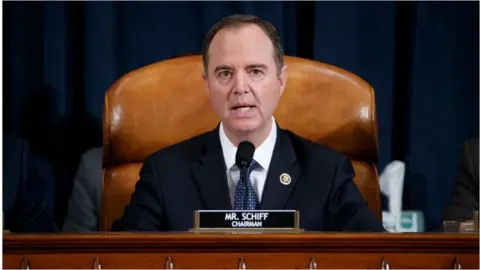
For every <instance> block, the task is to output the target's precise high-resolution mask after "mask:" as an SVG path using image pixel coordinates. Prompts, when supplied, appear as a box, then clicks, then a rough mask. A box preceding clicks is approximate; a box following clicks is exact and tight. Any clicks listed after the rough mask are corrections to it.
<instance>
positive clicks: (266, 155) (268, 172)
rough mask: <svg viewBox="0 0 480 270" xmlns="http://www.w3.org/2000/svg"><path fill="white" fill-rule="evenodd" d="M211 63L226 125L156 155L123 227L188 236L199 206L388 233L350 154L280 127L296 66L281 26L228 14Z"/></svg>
mask: <svg viewBox="0 0 480 270" xmlns="http://www.w3.org/2000/svg"><path fill="white" fill-rule="evenodd" d="M203 59H204V63H203V64H204V74H203V77H204V80H205V85H206V89H207V92H208V95H209V99H210V103H211V105H212V107H213V110H214V111H215V113H216V114H217V116H218V117H219V118H220V120H221V121H220V124H219V125H218V126H217V127H216V128H215V129H214V130H212V131H209V132H206V133H204V134H201V135H199V136H196V137H194V138H191V139H189V140H186V141H184V142H181V143H178V144H176V145H173V146H170V147H168V148H165V149H162V150H159V151H157V152H155V153H153V154H152V155H150V156H149V157H147V159H146V160H145V161H144V164H143V167H142V169H141V171H140V179H139V181H138V182H137V184H136V187H135V191H134V193H133V195H132V197H131V201H130V203H129V204H128V205H127V206H126V208H125V211H124V214H123V216H122V217H121V218H120V219H119V220H116V221H115V222H114V224H113V227H112V229H113V230H114V231H119V230H132V231H162V230H163V231H185V230H188V229H190V228H192V226H193V211H194V210H197V209H223V210H228V209H238V210H252V209H264V210H274V209H295V210H298V211H299V212H300V216H301V218H300V227H301V228H303V229H305V230H310V231H328V230H331V231H381V232H383V231H385V230H384V228H383V226H382V224H381V223H380V222H379V220H378V219H377V218H376V217H375V215H374V214H373V212H372V211H370V209H369V208H368V207H367V204H366V203H365V202H364V200H363V198H362V195H361V194H360V192H359V190H358V188H357V186H356V184H355V183H354V182H353V177H354V170H353V167H352V164H351V162H350V160H349V159H348V158H347V157H346V156H343V155H341V154H339V153H337V152H335V151H333V150H331V149H328V148H326V147H324V146H322V145H320V144H317V143H314V142H310V141H307V140H305V139H303V138H300V137H298V136H297V135H295V134H293V133H292V132H290V131H288V130H284V129H281V128H280V127H279V126H277V123H276V121H275V119H274V117H273V113H274V111H275V109H276V107H277V104H278V102H279V99H280V96H281V95H282V92H283V90H284V88H285V85H286V82H287V67H286V66H285V65H284V62H283V51H282V48H281V44H280V42H279V37H278V36H277V33H276V30H275V28H274V27H273V25H271V24H270V23H269V22H265V21H263V20H262V19H260V18H258V17H255V16H244V15H234V16H230V17H227V18H225V19H223V20H221V21H220V22H219V23H217V24H216V25H215V26H213V28H212V29H211V30H210V31H209V33H208V34H207V37H206V42H205V46H204V49H203ZM199 75H200V74H199ZM319 102H320V103H321V102H322V101H321V100H319ZM319 106H321V104H319ZM292 113H295V112H292ZM166 132H168V131H166ZM242 141H250V142H251V143H253V145H254V146H255V148H256V150H255V153H254V156H253V161H252V166H251V167H250V168H249V170H248V172H251V174H250V173H248V174H250V181H248V177H247V181H246V183H245V181H243V180H242V181H239V178H240V177H239V169H238V167H237V166H236V165H235V155H236V151H237V147H238V145H239V143H240V142H242ZM284 173H285V174H288V176H287V177H288V181H287V182H286V183H284V184H282V182H281V181H280V176H281V175H282V174H284ZM284 176H285V175H284ZM282 179H285V178H282ZM246 185H248V186H249V187H251V188H248V190H250V191H252V192H250V193H248V194H247V198H248V202H249V204H248V207H247V208H246V209H245V208H243V203H239V202H243V199H242V198H241V197H242V196H243V195H245V194H244V193H243V192H241V191H240V190H243V187H244V186H246Z"/></svg>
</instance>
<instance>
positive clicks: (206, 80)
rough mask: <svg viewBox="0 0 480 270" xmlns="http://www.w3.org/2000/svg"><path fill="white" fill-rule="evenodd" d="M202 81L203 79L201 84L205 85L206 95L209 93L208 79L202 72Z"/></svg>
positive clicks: (204, 72)
mask: <svg viewBox="0 0 480 270" xmlns="http://www.w3.org/2000/svg"><path fill="white" fill-rule="evenodd" d="M202 79H203V82H204V83H205V90H206V91H207V93H210V89H209V87H208V77H207V74H206V71H203V73H202Z"/></svg>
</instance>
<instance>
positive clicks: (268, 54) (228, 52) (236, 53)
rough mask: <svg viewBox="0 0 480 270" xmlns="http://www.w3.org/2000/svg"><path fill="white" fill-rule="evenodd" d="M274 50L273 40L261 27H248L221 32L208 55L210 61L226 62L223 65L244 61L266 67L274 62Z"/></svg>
mask: <svg viewBox="0 0 480 270" xmlns="http://www.w3.org/2000/svg"><path fill="white" fill-rule="evenodd" d="M273 50H274V48H273V44H272V42H271V40H270V39H269V38H268V36H267V35H266V34H265V33H264V32H263V30H262V29H261V28H260V27H258V26H256V25H246V26H242V27H241V28H239V27H235V28H225V29H222V30H221V31H219V32H218V33H217V35H215V37H214V39H213V40H212V43H211V45H210V49H209V52H208V53H209V58H210V60H212V61H214V62H216V61H221V62H225V63H223V64H227V63H226V62H229V61H237V62H238V60H244V61H246V62H256V64H264V65H266V64H269V63H270V62H271V60H273ZM238 58H241V59H238Z"/></svg>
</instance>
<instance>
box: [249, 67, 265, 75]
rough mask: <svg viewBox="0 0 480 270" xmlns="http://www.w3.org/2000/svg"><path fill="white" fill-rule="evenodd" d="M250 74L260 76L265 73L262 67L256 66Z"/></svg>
mask: <svg viewBox="0 0 480 270" xmlns="http://www.w3.org/2000/svg"><path fill="white" fill-rule="evenodd" d="M250 74H251V75H253V76H258V75H261V74H263V72H262V71H261V70H260V69H257V68H254V69H252V70H250Z"/></svg>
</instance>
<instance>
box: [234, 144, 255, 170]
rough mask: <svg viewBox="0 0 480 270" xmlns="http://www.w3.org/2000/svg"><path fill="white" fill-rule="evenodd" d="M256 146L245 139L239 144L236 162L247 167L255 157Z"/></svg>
mask: <svg viewBox="0 0 480 270" xmlns="http://www.w3.org/2000/svg"><path fill="white" fill-rule="evenodd" d="M254 152H255V146H254V145H253V143H251V142H249V141H243V142H241V143H239V144H238V149H237V155H236V156H235V164H236V165H237V167H239V168H247V167H248V166H250V163H251V162H252V159H253V153H254Z"/></svg>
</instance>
